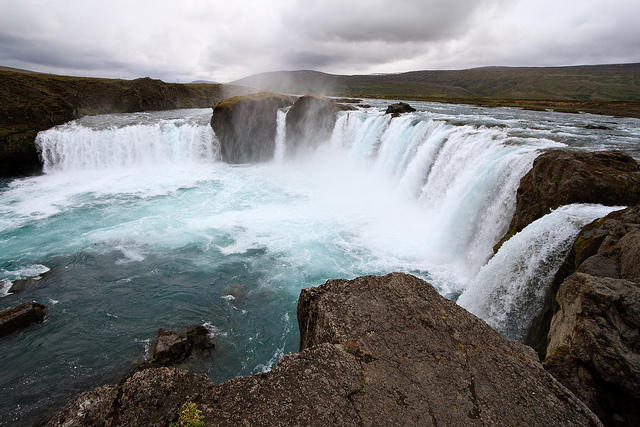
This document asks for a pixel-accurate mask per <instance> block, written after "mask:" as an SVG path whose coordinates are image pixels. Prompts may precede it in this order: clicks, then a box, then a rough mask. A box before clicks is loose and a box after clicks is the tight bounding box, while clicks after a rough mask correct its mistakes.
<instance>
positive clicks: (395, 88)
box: [233, 63, 640, 101]
mask: <svg viewBox="0 0 640 427" xmlns="http://www.w3.org/2000/svg"><path fill="white" fill-rule="evenodd" d="M233 84H238V85H243V86H251V87H254V88H256V89H260V90H269V91H273V92H286V93H295V94H302V93H308V92H319V93H324V94H325V95H335V96H360V97H377V98H397V99H430V100H431V99H434V100H435V99H438V98H442V99H446V98H456V99H483V98H485V99H486V98H490V99H501V100H507V99H520V100H522V99H529V100H555V101H640V63H638V64H620V65H591V66H574V67H483V68H472V69H468V70H455V71H453V70H452V71H412V72H407V73H398V74H382V75H380V74H376V75H354V76H343V75H334V74H326V73H321V72H317V71H278V72H271V73H262V74H256V75H254V76H250V77H246V78H244V79H240V80H236V81H235V82H233Z"/></svg>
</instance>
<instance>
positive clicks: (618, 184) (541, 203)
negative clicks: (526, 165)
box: [496, 150, 640, 250]
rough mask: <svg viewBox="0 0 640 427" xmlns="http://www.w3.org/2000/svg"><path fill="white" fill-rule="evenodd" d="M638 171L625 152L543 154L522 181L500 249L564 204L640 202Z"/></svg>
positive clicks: (630, 203) (639, 175) (564, 151)
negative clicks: (503, 244) (509, 239)
mask: <svg viewBox="0 0 640 427" xmlns="http://www.w3.org/2000/svg"><path fill="white" fill-rule="evenodd" d="M638 171H640V166H638V163H637V162H636V161H635V160H634V159H633V158H632V157H631V156H629V155H628V154H625V153H623V152H621V151H599V152H592V153H585V152H578V151H568V150H554V151H549V152H546V153H543V154H541V155H540V156H538V158H536V160H535V161H534V162H533V167H532V169H531V170H530V171H529V172H528V173H527V174H526V175H525V176H524V177H523V178H522V179H521V180H520V186H519V188H518V193H517V196H516V211H515V213H514V215H513V219H512V220H511V224H510V225H509V230H508V231H507V233H506V234H505V236H504V237H503V238H502V240H501V241H500V243H499V244H498V245H497V246H496V250H497V248H498V247H499V245H501V244H502V243H503V242H504V241H506V240H507V239H508V238H509V237H511V236H513V235H514V234H515V233H517V232H518V231H520V230H522V229H523V228H524V227H526V226H527V225H529V224H530V223H532V222H533V221H535V220H536V219H538V218H541V217H542V216H544V215H545V214H547V213H549V210H551V209H556V208H557V207H559V206H562V205H567V204H570V203H600V204H603V205H606V206H615V205H620V206H629V205H635V204H638V203H640V173H639V172H638Z"/></svg>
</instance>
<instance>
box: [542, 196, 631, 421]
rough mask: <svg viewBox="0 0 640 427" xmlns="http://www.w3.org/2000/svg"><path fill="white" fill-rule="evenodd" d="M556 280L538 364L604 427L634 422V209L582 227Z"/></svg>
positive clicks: (625, 210) (619, 212)
mask: <svg viewBox="0 0 640 427" xmlns="http://www.w3.org/2000/svg"><path fill="white" fill-rule="evenodd" d="M569 274H570V275H569ZM567 275H569V276H568V277H567ZM558 279H560V280H562V279H564V281H562V284H561V285H560V286H559V290H558V292H557V295H556V296H555V301H556V304H555V314H554V316H553V320H552V322H551V325H550V330H549V334H548V345H547V349H546V356H547V357H546V359H545V362H544V366H545V368H547V370H549V372H551V373H553V374H554V375H555V376H556V377H557V378H558V379H559V380H560V381H561V382H562V383H563V384H564V385H565V386H566V387H567V388H569V389H570V390H571V391H573V392H574V393H575V394H576V396H578V397H579V398H580V399H582V400H583V401H584V402H585V403H586V404H587V406H589V407H590V408H591V409H592V410H593V411H594V412H595V413H596V414H597V415H598V416H599V417H600V419H601V420H602V421H603V423H604V424H605V425H609V426H623V425H624V426H630V425H640V335H639V332H638V331H639V330H640V206H634V207H631V208H627V209H624V210H621V211H617V212H612V213H610V214H609V215H607V216H606V217H604V218H601V219H599V220H596V221H594V222H592V223H591V224H589V225H587V226H585V227H584V228H583V229H582V231H581V232H580V234H579V235H578V237H577V238H576V241H575V243H574V245H573V248H572V249H571V252H570V253H569V255H568V257H567V260H566V261H565V264H564V266H563V268H562V269H561V271H560V272H559V276H558ZM621 420H624V422H622V421H621Z"/></svg>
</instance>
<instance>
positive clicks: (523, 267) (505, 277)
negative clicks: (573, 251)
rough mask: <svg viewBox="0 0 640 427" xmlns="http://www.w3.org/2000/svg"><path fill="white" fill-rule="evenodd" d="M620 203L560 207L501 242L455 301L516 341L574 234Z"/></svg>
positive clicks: (538, 308) (535, 312) (537, 309)
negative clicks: (498, 247)
mask: <svg viewBox="0 0 640 427" xmlns="http://www.w3.org/2000/svg"><path fill="white" fill-rule="evenodd" d="M618 209H621V207H610V206H602V205H590V204H582V205H580V204H578V205H567V206H562V207H560V208H558V209H556V210H555V211H553V212H551V213H549V214H547V215H545V216H544V217H542V218H540V219H538V220H536V221H534V222H532V223H531V224H529V225H528V226H527V227H525V228H524V229H523V230H522V231H520V232H519V233H517V234H516V235H514V236H513V237H512V238H511V239H509V240H508V241H506V242H505V243H504V244H503V245H502V246H501V247H500V250H499V251H498V253H497V254H496V255H495V256H494V257H493V258H492V259H491V260H490V261H489V262H488V263H487V264H486V265H485V266H484V267H482V269H481V270H480V272H479V273H478V275H477V276H476V277H475V279H473V280H472V281H471V283H470V284H469V286H468V287H467V289H466V291H464V292H463V293H462V295H460V298H459V299H458V304H460V305H461V306H462V307H464V308H466V309H467V310H469V311H470V312H471V313H473V314H475V315H476V316H478V317H480V318H481V319H483V320H484V321H485V322H487V323H488V324H489V325H490V326H491V327H493V328H494V329H496V330H497V331H498V332H500V333H502V334H503V335H505V336H506V337H508V338H510V339H514V340H522V339H523V338H524V336H525V334H526V333H527V331H528V329H529V326H530V325H531V322H532V321H533V320H534V319H535V318H536V316H537V315H538V314H539V313H540V312H541V310H542V308H543V305H544V296H545V293H546V291H547V289H548V286H549V285H550V284H551V281H552V280H553V277H554V276H555V274H556V272H557V271H558V269H559V268H560V265H561V264H562V262H563V261H564V258H565V257H566V255H567V252H568V251H569V249H570V248H571V245H572V244H573V241H574V239H575V237H576V236H577V234H578V232H579V231H580V230H581V229H582V227H584V226H585V225H587V224H588V223H590V222H591V221H593V220H594V219H597V218H601V217H603V216H605V215H607V214H609V213H610V212H613V211H614V210H618Z"/></svg>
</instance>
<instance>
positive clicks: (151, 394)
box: [49, 273, 601, 426]
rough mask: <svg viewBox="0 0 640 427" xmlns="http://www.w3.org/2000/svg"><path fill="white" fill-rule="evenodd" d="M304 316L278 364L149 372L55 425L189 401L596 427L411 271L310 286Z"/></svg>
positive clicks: (249, 408)
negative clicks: (227, 376) (236, 372)
mask: <svg viewBox="0 0 640 427" xmlns="http://www.w3.org/2000/svg"><path fill="white" fill-rule="evenodd" d="M298 322H299V325H300V331H301V343H300V349H301V351H300V353H296V354H289V355H286V356H284V357H283V358H282V359H281V360H280V361H279V362H278V363H277V364H276V366H275V367H274V369H273V370H272V371H271V372H268V373H266V374H257V375H253V376H250V377H244V378H236V379H234V380H231V381H227V382H225V383H223V384H220V385H219V386H214V385H213V384H211V383H210V382H209V381H208V380H206V378H204V377H202V376H198V375H192V374H187V373H184V372H181V371H175V370H170V369H167V368H157V369H146V370H143V371H141V372H138V373H136V374H134V375H133V376H131V377H129V378H128V379H126V380H125V381H124V382H123V383H122V384H121V385H118V386H115V387H111V388H109V387H107V388H103V389H102V391H101V392H100V393H97V394H96V391H95V390H94V391H93V392H89V393H93V394H87V397H88V398H87V399H84V400H83V398H82V396H80V397H78V398H77V399H76V400H75V401H74V402H72V403H71V404H70V405H68V406H67V407H66V408H65V409H64V410H63V411H62V412H61V413H60V414H59V415H58V416H56V417H54V418H53V419H52V420H51V421H50V423H49V425H65V426H81V425H88V424H83V423H84V420H85V419H91V420H92V422H93V423H94V424H92V425H111V426H118V425H148V426H160V425H167V424H168V423H169V422H172V421H173V422H175V421H176V420H177V413H178V410H179V408H180V407H181V405H182V404H183V403H185V402H189V401H191V402H194V403H195V404H196V406H197V409H198V410H200V411H202V414H203V417H204V422H205V425H348V426H350V425H353V426H361V425H416V426H418V425H419V426H437V425H439V426H442V425H456V426H476V425H496V426H497V425H531V426H548V425H564V426H571V425H576V426H598V425H601V424H600V422H599V421H598V419H597V418H596V417H595V416H594V415H593V414H592V413H591V412H590V411H589V410H588V409H587V408H586V406H585V405H584V404H583V403H582V402H581V401H579V400H578V399H577V398H576V397H575V396H574V395H573V394H571V393H570V392H569V391H568V390H567V389H566V388H564V387H563V386H561V385H560V383H558V382H557V381H556V380H555V379H554V378H553V377H552V376H551V375H550V374H548V373H547V372H546V371H545V370H544V369H543V368H542V366H541V365H540V363H538V361H537V355H536V354H535V353H534V352H533V351H532V350H531V349H530V348H528V347H526V346H523V345H521V344H518V343H515V342H512V341H509V340H507V339H505V338H504V337H502V336H501V335H499V334H498V333H496V332H495V331H493V330H492V329H491V328H490V327H489V326H487V325H486V324H485V323H484V322H482V321H481V320H479V319H478V318H476V317H475V316H473V315H471V314H469V313H468V312H466V311H465V310H464V309H462V308H460V307H459V306H457V305H456V304H455V303H454V302H452V301H449V300H446V299H444V298H443V297H441V296H440V295H439V294H438V293H437V291H436V290H435V289H433V287H431V285H429V284H427V283H426V282H424V281H422V280H420V279H418V278H416V277H413V276H410V275H406V274H400V273H393V274H389V275H387V276H383V277H374V276H367V277H360V278H357V279H354V280H330V281H328V282H327V283H326V284H324V285H322V286H320V287H318V288H307V289H304V290H303V291H302V293H301V296H300V300H299V304H298ZM98 390H100V389H98ZM89 397H90V398H91V399H89ZM83 402H89V403H84V406H82V405H83ZM91 402H94V403H91ZM93 408H95V410H94V409H93ZM105 408H111V410H110V411H107V410H105ZM79 412H82V413H83V415H82V416H80V415H78V413H79ZM98 413H100V414H102V415H99V416H98V415H96V414H98ZM136 423H137V424H136Z"/></svg>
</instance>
